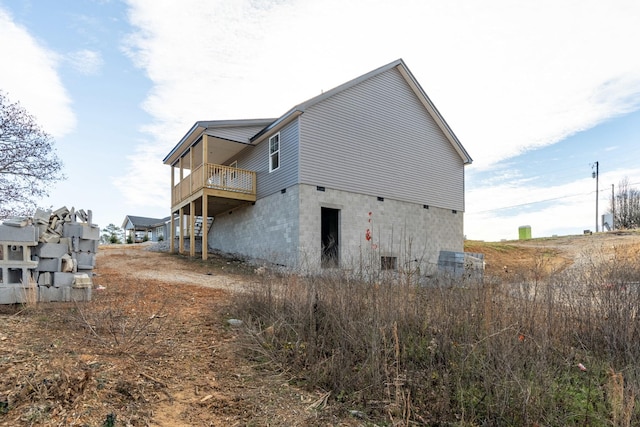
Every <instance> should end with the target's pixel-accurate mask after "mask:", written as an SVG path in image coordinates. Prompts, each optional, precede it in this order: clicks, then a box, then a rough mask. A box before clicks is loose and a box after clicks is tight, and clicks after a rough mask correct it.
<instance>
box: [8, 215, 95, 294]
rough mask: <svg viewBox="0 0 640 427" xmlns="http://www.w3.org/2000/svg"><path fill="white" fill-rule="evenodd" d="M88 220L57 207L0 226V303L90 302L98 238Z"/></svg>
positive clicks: (89, 216) (88, 216) (93, 225)
mask: <svg viewBox="0 0 640 427" xmlns="http://www.w3.org/2000/svg"><path fill="white" fill-rule="evenodd" d="M91 220H92V214H91V211H87V212H85V211H84V210H82V209H81V210H78V211H76V210H75V209H73V208H71V210H69V209H67V208H66V207H62V208H60V209H58V210H56V211H54V212H52V211H44V210H41V209H38V210H37V211H36V213H35V215H34V216H33V217H29V218H13V219H10V220H7V221H4V222H3V223H2V224H0V304H15V303H28V302H38V301H40V302H50V301H89V300H91V288H92V281H91V277H92V274H93V268H94V267H95V263H96V252H97V251H98V241H99V239H100V228H99V227H98V226H97V225H95V224H92V222H91Z"/></svg>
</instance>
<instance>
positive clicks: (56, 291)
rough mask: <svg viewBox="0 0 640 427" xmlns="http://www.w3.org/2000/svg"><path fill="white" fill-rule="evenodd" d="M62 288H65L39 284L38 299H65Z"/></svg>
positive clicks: (50, 300)
mask: <svg viewBox="0 0 640 427" xmlns="http://www.w3.org/2000/svg"><path fill="white" fill-rule="evenodd" d="M62 289H63V288H54V287H50V288H48V287H46V286H39V287H38V301H40V302H55V301H63V299H62Z"/></svg>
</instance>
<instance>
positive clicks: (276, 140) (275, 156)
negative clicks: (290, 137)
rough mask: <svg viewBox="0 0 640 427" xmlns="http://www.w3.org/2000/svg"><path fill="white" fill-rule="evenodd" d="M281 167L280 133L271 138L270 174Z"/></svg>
mask: <svg viewBox="0 0 640 427" xmlns="http://www.w3.org/2000/svg"><path fill="white" fill-rule="evenodd" d="M279 167H280V132H278V133H276V134H275V135H273V136H272V137H271V138H269V172H273V171H274V170H276V169H278V168H279Z"/></svg>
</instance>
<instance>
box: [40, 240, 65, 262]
mask: <svg viewBox="0 0 640 427" xmlns="http://www.w3.org/2000/svg"><path fill="white" fill-rule="evenodd" d="M68 252H69V246H67V245H64V244H62V243H39V244H38V246H37V247H36V250H35V253H36V255H38V256H39V257H40V258H60V257H61V256H63V255H65V254H67V253H68Z"/></svg>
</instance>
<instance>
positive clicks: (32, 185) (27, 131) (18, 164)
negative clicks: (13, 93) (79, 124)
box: [0, 91, 65, 218]
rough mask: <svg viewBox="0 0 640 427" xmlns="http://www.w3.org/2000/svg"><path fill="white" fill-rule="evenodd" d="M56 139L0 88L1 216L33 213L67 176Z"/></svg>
mask: <svg viewBox="0 0 640 427" xmlns="http://www.w3.org/2000/svg"><path fill="white" fill-rule="evenodd" d="M53 145H54V143H53V139H52V137H51V136H50V135H49V134H47V133H46V132H45V131H44V130H43V129H42V128H41V127H40V126H39V125H38V124H37V123H36V120H35V118H34V117H33V116H32V115H30V114H29V113H28V112H27V111H26V110H25V109H24V108H23V107H22V106H21V105H20V104H19V103H17V102H15V103H11V101H10V100H9V99H8V98H7V96H6V95H5V94H4V93H3V92H1V91H0V218H7V217H9V216H15V215H26V214H30V213H32V212H33V211H34V210H35V207H36V206H37V203H38V200H39V199H41V198H42V197H44V196H47V195H48V194H49V189H50V186H51V184H53V183H56V182H58V181H60V180H62V179H64V178H65V177H64V175H63V174H62V162H61V161H60V159H58V157H57V155H56V152H55V150H54V148H53Z"/></svg>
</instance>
